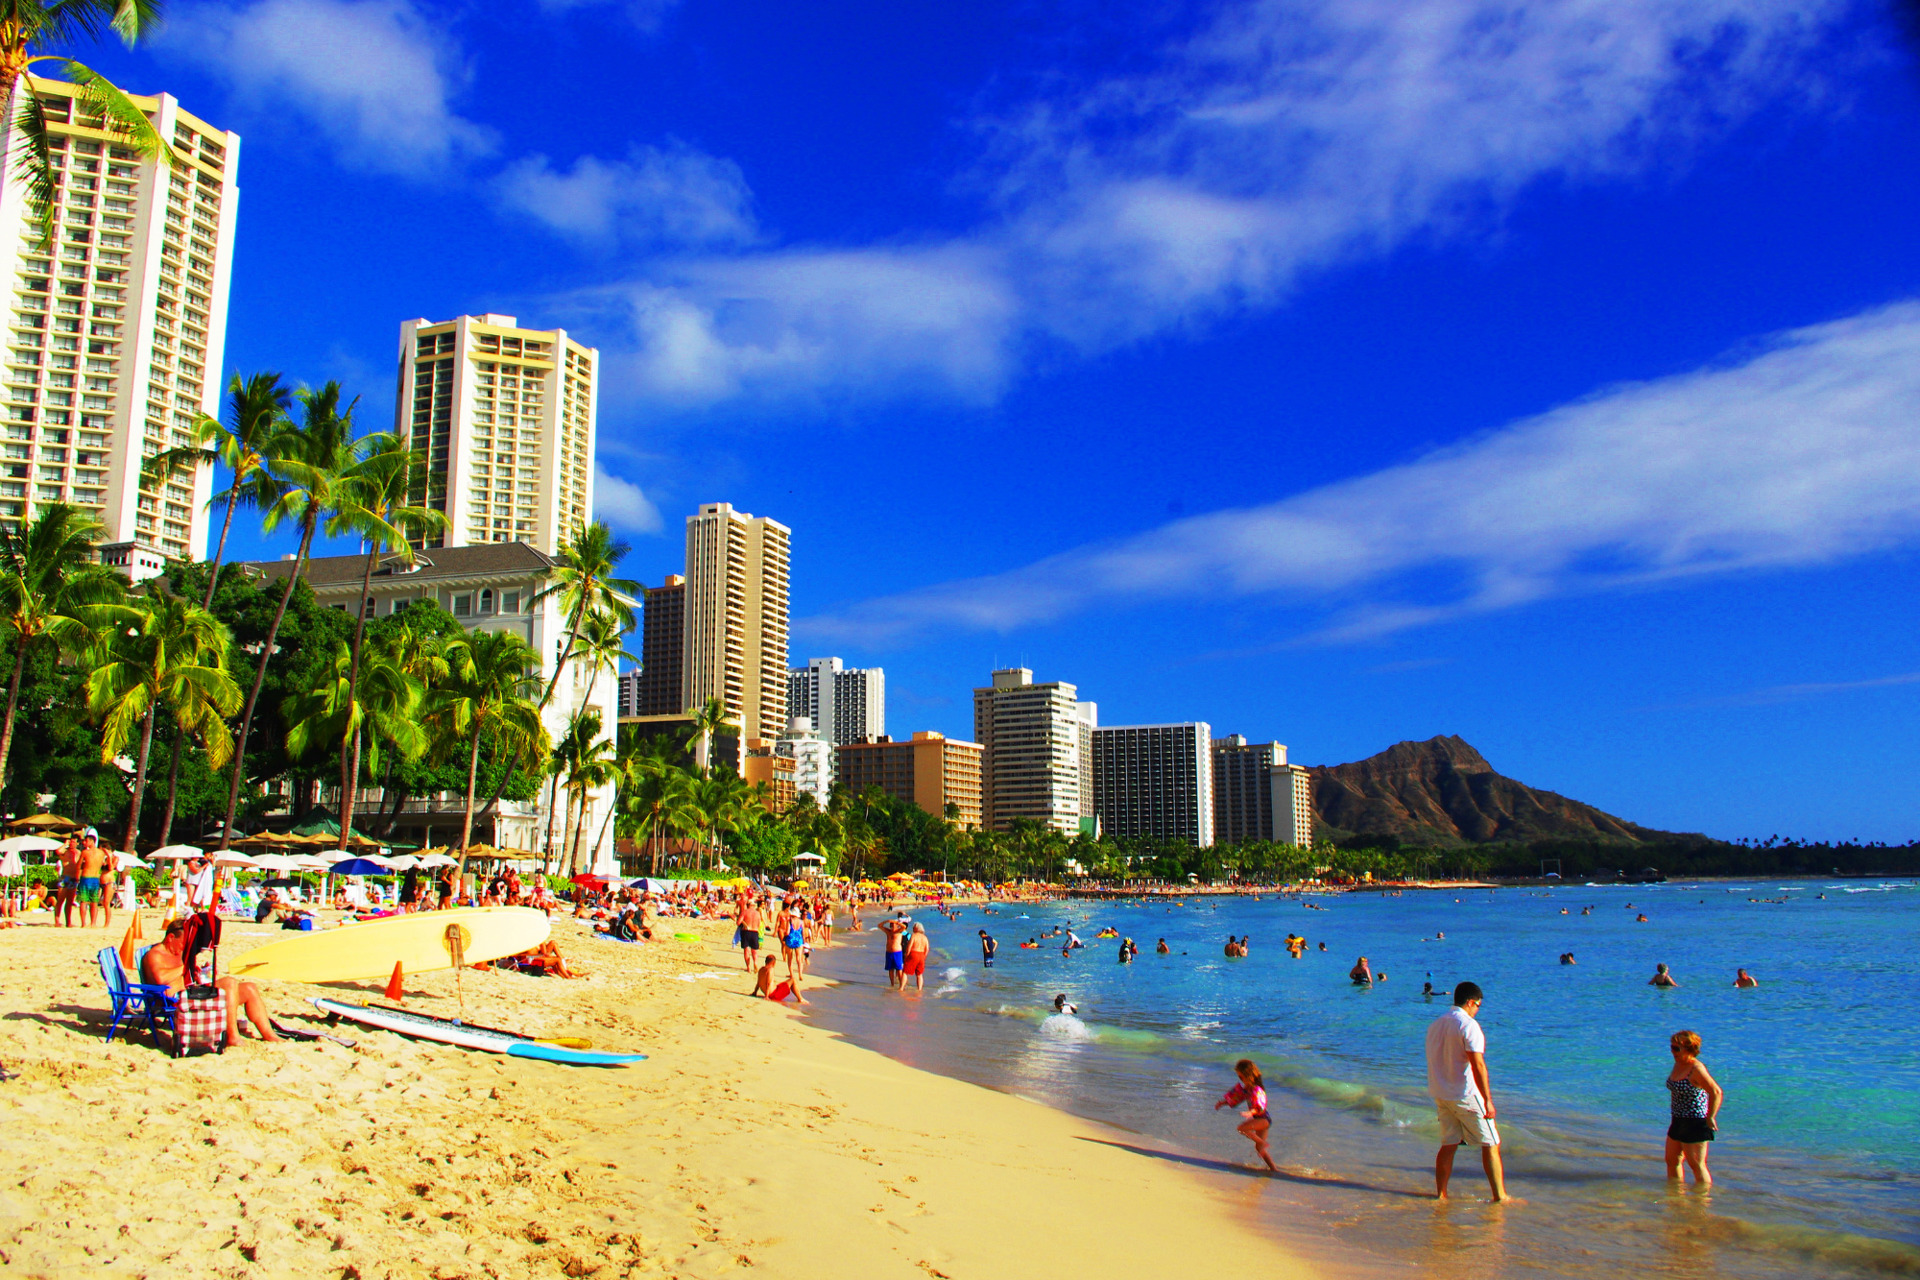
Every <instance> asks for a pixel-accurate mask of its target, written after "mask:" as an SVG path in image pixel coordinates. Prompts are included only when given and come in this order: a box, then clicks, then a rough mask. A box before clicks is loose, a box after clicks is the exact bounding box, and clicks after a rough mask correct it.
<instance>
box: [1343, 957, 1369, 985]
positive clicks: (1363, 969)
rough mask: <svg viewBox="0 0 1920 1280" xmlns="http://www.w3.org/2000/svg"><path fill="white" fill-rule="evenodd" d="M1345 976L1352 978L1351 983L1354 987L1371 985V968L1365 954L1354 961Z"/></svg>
mask: <svg viewBox="0 0 1920 1280" xmlns="http://www.w3.org/2000/svg"><path fill="white" fill-rule="evenodd" d="M1347 977H1349V978H1350V979H1352V980H1353V985H1354V986H1356V987H1370V986H1372V985H1373V969H1372V968H1371V967H1370V966H1369V965H1368V964H1367V958H1366V957H1365V956H1361V957H1360V958H1359V959H1358V960H1356V961H1354V964H1353V968H1351V969H1349V970H1347Z"/></svg>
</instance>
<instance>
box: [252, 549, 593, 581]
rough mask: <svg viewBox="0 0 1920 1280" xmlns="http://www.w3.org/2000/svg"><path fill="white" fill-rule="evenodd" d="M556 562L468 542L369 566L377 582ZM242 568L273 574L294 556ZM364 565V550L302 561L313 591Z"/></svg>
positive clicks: (288, 567)
mask: <svg viewBox="0 0 1920 1280" xmlns="http://www.w3.org/2000/svg"><path fill="white" fill-rule="evenodd" d="M558 563H559V561H557V560H555V559H554V558H553V557H551V556H549V555H546V554H544V553H543V552H541V551H539V550H538V549H536V548H535V547H533V546H532V545H531V544H529V543H525V542H483V543H479V544H477V545H475V546H471V547H435V548H434V549H433V550H431V551H420V552H416V553H415V555H414V557H413V564H412V565H411V566H408V565H406V564H403V563H402V562H401V561H400V560H399V559H398V558H397V557H394V556H388V557H386V558H385V559H384V560H382V561H381V563H380V564H379V565H377V566H376V567H375V568H374V571H373V580H374V582H375V583H376V584H385V583H391V582H392V581H394V580H395V579H397V578H404V579H405V580H406V581H408V582H431V581H434V580H435V579H439V578H465V577H471V576H474V575H477V574H493V573H544V572H546V571H547V570H549V569H551V568H553V567H554V566H555V565H556V564H558ZM247 567H248V568H250V569H254V570H256V571H258V572H259V573H260V574H262V575H263V576H264V577H266V578H269V579H278V578H284V577H286V576H287V574H289V573H291V572H292V571H293V560H292V559H291V558H289V559H286V560H254V561H250V562H249V563H248V566H247ZM366 568H367V558H366V557H365V556H364V555H351V556H314V557H313V558H312V559H310V560H308V561H307V572H306V575H305V576H306V579H307V581H308V582H309V583H310V584H312V586H313V588H314V589H315V590H320V589H322V588H325V587H335V586H347V585H351V584H354V583H358V582H359V581H360V575H361V574H362V573H365V572H366Z"/></svg>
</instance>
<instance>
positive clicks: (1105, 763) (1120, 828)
mask: <svg viewBox="0 0 1920 1280" xmlns="http://www.w3.org/2000/svg"><path fill="white" fill-rule="evenodd" d="M1212 756H1213V729H1212V727H1211V726H1209V725H1208V724H1206V723H1205V722H1204V721H1188V722H1186V723H1183V724H1129V725H1111V726H1107V727H1103V728H1097V729H1095V730H1094V731H1093V807H1094V812H1095V813H1096V814H1098V815H1099V818H1100V830H1101V831H1102V833H1103V834H1106V835H1109V836H1115V837H1122V838H1125V837H1149V838H1154V839H1161V840H1185V841H1187V842H1188V843H1189V844H1193V845H1196V846H1199V847H1202V848H1204V847H1206V846H1208V845H1211V844H1212V843H1213V760H1212Z"/></svg>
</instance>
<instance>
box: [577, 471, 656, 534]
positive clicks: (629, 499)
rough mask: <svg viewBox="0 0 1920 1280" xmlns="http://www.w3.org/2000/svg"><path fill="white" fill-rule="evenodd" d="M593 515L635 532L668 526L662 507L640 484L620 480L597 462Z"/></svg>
mask: <svg viewBox="0 0 1920 1280" xmlns="http://www.w3.org/2000/svg"><path fill="white" fill-rule="evenodd" d="M593 514H594V516H595V517H596V518H598V519H601V520H605V521H606V522H607V523H608V524H610V525H613V526H615V527H616V528H621V529H630V530H632V531H633V532H635V533H659V532H660V530H661V529H662V528H664V527H665V526H664V524H663V523H662V521H661V519H660V508H659V507H656V506H655V505H654V504H653V499H651V498H649V497H647V495H646V494H645V493H644V492H642V490H641V488H640V486H639V485H637V484H635V483H633V482H632V481H631V480H623V479H621V478H620V477H619V476H616V475H614V474H613V473H612V472H611V471H608V470H607V469H606V468H605V467H603V466H600V465H599V464H598V463H595V464H594V468H593Z"/></svg>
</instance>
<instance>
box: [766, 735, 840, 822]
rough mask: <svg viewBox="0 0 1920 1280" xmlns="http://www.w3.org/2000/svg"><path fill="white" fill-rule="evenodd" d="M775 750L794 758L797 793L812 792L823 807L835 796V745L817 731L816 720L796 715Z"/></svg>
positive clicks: (775, 745) (790, 758)
mask: <svg viewBox="0 0 1920 1280" xmlns="http://www.w3.org/2000/svg"><path fill="white" fill-rule="evenodd" d="M773 753H774V754H775V755H777V756H785V757H786V758H787V759H789V760H791V761H793V792H794V795H795V796H796V797H798V796H802V795H809V796H812V797H813V801H814V803H815V804H817V805H819V806H820V807H821V808H822V809H824V808H826V807H827V801H828V800H829V799H830V798H832V795H833V774H834V754H835V753H834V749H833V744H832V743H831V742H828V741H827V740H826V739H825V738H822V737H821V736H820V735H819V734H818V733H815V732H814V729H813V722H812V721H811V720H809V719H807V718H806V717H805V716H794V717H793V718H792V719H791V720H789V721H788V722H787V731H786V732H785V733H783V734H781V735H780V737H779V739H778V740H776V741H775V742H774V744H773Z"/></svg>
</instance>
